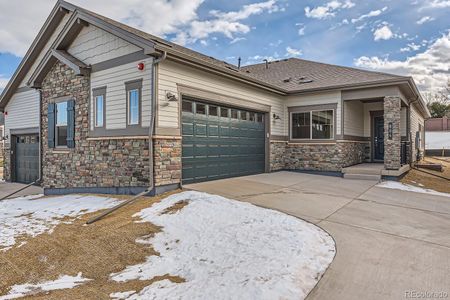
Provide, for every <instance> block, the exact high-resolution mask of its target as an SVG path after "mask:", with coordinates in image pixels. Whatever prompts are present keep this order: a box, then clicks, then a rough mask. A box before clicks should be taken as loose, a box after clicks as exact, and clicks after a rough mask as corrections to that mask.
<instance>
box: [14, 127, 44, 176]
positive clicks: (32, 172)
mask: <svg viewBox="0 0 450 300" xmlns="http://www.w3.org/2000/svg"><path fill="white" fill-rule="evenodd" d="M14 157H15V181H16V182H21V183H31V182H34V181H36V180H37V179H38V178H39V137H38V136H37V135H19V136H15V153H14Z"/></svg>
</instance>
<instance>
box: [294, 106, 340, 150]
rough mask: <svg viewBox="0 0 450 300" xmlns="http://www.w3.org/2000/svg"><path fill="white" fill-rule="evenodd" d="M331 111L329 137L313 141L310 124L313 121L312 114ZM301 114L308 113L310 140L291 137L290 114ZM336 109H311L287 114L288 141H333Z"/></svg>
mask: <svg viewBox="0 0 450 300" xmlns="http://www.w3.org/2000/svg"><path fill="white" fill-rule="evenodd" d="M328 110H331V111H333V120H332V123H331V126H332V130H331V137H330V138H329V139H314V138H313V135H312V124H313V119H312V113H313V112H320V111H328ZM301 113H309V117H310V124H309V136H310V138H293V137H292V126H293V122H292V114H301ZM335 127H336V109H334V108H325V109H312V110H304V111H292V112H290V113H289V139H290V140H293V141H314V142H315V141H319V142H320V141H334V139H335V130H336V128H335Z"/></svg>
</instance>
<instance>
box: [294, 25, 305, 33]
mask: <svg viewBox="0 0 450 300" xmlns="http://www.w3.org/2000/svg"><path fill="white" fill-rule="evenodd" d="M295 26H298V35H299V36H303V35H305V29H306V26H305V25H304V24H303V23H297V24H295Z"/></svg>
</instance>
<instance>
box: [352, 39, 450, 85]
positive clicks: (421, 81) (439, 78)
mask: <svg viewBox="0 0 450 300" xmlns="http://www.w3.org/2000/svg"><path fill="white" fill-rule="evenodd" d="M449 61H450V31H449V32H447V33H446V34H445V35H443V36H442V37H440V38H439V39H437V40H436V41H435V42H433V43H431V44H430V45H429V46H428V48H427V49H426V50H425V51H424V52H421V53H418V54H415V55H413V56H411V57H408V58H406V59H405V60H389V59H388V58H379V57H377V56H374V57H367V56H362V57H360V58H358V59H356V60H355V65H356V66H358V67H363V68H368V69H373V70H377V71H382V72H390V73H395V74H399V75H405V76H413V77H414V79H415V80H416V83H417V84H418V86H419V88H420V90H421V91H422V92H432V91H437V90H439V89H440V88H442V87H443V86H445V84H446V83H447V82H448V80H450V64H449V63H448V62H449Z"/></svg>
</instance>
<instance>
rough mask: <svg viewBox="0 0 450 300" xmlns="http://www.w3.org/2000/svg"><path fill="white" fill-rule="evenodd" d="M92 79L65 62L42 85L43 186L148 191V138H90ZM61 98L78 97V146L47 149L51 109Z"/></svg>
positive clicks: (76, 128) (76, 134)
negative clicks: (121, 188)
mask: <svg viewBox="0 0 450 300" xmlns="http://www.w3.org/2000/svg"><path fill="white" fill-rule="evenodd" d="M89 85H90V80H89V77H87V76H85V77H80V76H75V74H74V72H73V71H72V70H71V69H69V68H68V67H66V66H65V65H63V64H61V63H57V64H55V65H54V66H53V68H52V69H51V71H50V72H49V73H48V74H47V76H46V78H45V80H44V81H43V84H42V111H41V114H42V124H41V126H42V133H41V134H42V148H43V182H42V185H43V187H44V188H86V187H97V188H98V187H102V188H110V187H145V186H148V183H149V148H148V140H147V139H145V138H141V139H138V138H121V139H106V138H105V139H89V138H88V134H89V115H88V110H89V99H90V98H89V90H90V86H89ZM59 97H69V98H72V99H75V148H72V149H57V148H48V143H47V132H48V131H47V127H48V117H47V109H48V103H49V101H52V99H55V98H59Z"/></svg>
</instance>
